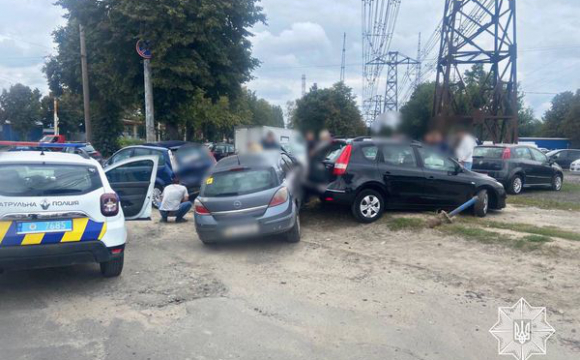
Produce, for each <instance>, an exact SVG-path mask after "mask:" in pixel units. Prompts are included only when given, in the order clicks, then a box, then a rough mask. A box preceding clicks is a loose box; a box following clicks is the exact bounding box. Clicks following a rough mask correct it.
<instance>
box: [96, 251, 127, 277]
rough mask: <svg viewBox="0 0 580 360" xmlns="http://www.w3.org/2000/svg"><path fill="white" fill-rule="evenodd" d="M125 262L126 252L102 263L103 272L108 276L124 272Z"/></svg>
mask: <svg viewBox="0 0 580 360" xmlns="http://www.w3.org/2000/svg"><path fill="white" fill-rule="evenodd" d="M124 263H125V254H121V255H120V256H119V257H117V258H115V259H113V260H110V261H107V262H102V263H101V274H103V276H104V277H106V278H112V277H117V276H119V275H121V273H122V272H123V264H124Z"/></svg>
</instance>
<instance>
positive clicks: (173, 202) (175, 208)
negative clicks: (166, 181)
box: [159, 176, 192, 223]
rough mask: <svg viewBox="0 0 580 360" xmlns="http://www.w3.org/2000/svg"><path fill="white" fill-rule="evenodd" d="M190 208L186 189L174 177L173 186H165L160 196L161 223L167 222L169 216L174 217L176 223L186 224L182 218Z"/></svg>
mask: <svg viewBox="0 0 580 360" xmlns="http://www.w3.org/2000/svg"><path fill="white" fill-rule="evenodd" d="M191 207H192V204H191V202H190V201H189V194H188V192H187V188H186V187H185V186H183V185H181V184H180V183H179V178H178V177H177V176H174V177H173V184H171V185H168V186H166V187H165V189H164V190H163V194H162V195H161V206H159V213H160V214H161V222H167V218H168V217H169V216H175V222H176V223H182V222H186V221H187V220H185V219H184V217H185V215H187V213H188V212H189V210H191Z"/></svg>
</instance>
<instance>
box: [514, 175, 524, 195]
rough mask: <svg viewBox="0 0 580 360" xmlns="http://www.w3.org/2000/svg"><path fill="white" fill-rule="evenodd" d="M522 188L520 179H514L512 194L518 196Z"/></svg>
mask: <svg viewBox="0 0 580 360" xmlns="http://www.w3.org/2000/svg"><path fill="white" fill-rule="evenodd" d="M522 187H523V183H522V178H520V177H516V178H515V179H514V184H513V189H514V193H516V194H519V193H520V192H522Z"/></svg>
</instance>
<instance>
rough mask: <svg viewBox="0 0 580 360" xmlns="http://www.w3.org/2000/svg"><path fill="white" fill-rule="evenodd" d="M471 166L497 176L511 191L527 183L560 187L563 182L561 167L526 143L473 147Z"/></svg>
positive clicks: (535, 185) (480, 171)
mask: <svg viewBox="0 0 580 360" xmlns="http://www.w3.org/2000/svg"><path fill="white" fill-rule="evenodd" d="M473 170H474V171H477V172H478V173H481V174H486V175H489V176H491V177H493V178H495V179H497V180H498V181H499V182H501V183H502V184H504V186H505V188H506V190H507V191H508V192H509V193H510V194H513V195H518V194H519V193H521V192H522V190H523V189H524V188H529V187H550V188H552V190H555V191H560V190H561V189H562V185H563V183H564V173H563V172H562V168H561V167H560V166H559V165H558V164H557V163H556V162H554V160H552V159H550V158H549V157H548V156H546V155H545V154H542V152H541V151H539V150H538V149H536V148H535V147H532V146H527V145H493V146H479V147H477V148H476V149H475V150H474V156H473Z"/></svg>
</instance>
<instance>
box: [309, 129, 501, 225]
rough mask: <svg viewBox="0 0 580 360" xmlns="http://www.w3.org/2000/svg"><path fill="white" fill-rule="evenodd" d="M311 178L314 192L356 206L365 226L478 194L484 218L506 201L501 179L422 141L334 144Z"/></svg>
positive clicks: (317, 158) (315, 163)
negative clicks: (394, 213)
mask: <svg viewBox="0 0 580 360" xmlns="http://www.w3.org/2000/svg"><path fill="white" fill-rule="evenodd" d="M309 180H310V181H309V183H308V184H309V186H308V188H309V190H310V191H311V192H312V191H314V192H317V193H318V195H319V196H320V197H321V199H322V200H323V201H325V202H333V203H339V204H348V205H350V206H351V209H352V213H353V215H354V216H355V217H356V219H357V220H359V221H360V222H363V223H370V222H373V221H375V220H377V219H379V218H380V217H381V215H382V214H383V211H384V210H385V209H452V208H455V207H457V206H460V205H462V204H464V203H465V202H467V201H468V200H470V199H471V198H473V197H474V196H478V198H479V199H478V201H477V203H476V205H475V206H474V212H475V214H476V215H477V216H480V217H483V216H485V215H487V212H488V209H502V208H504V207H505V201H506V193H505V190H504V187H503V185H502V184H500V183H499V182H497V181H496V180H494V179H492V178H491V177H489V176H486V175H481V174H478V173H475V172H472V171H469V170H466V169H465V168H463V167H462V166H461V165H459V164H458V163H457V162H456V161H455V160H453V159H452V158H451V157H449V156H447V155H444V154H442V153H440V152H438V151H437V150H435V149H432V148H429V147H425V146H423V145H421V144H420V143H416V142H400V141H394V140H387V139H369V138H357V139H354V140H350V141H342V140H341V141H334V142H332V143H331V144H329V145H328V146H326V147H325V148H323V149H321V150H319V151H318V152H317V153H316V154H314V156H313V158H312V159H311V165H310V175H309Z"/></svg>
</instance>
